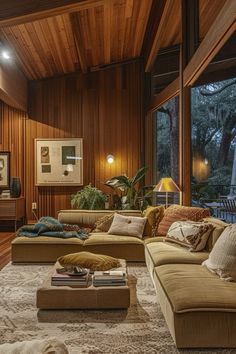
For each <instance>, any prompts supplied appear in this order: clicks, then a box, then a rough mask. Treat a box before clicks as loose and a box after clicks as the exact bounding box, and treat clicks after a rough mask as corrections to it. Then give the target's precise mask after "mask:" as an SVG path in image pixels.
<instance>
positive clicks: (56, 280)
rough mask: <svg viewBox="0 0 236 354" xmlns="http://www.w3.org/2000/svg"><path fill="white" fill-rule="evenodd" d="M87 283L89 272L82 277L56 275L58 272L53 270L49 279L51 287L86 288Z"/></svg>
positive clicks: (64, 274)
mask: <svg viewBox="0 0 236 354" xmlns="http://www.w3.org/2000/svg"><path fill="white" fill-rule="evenodd" d="M88 282H89V270H87V272H86V274H84V275H74V274H73V275H72V274H66V273H58V270H55V271H54V273H53V274H52V277H51V285H53V286H75V287H87V286H88Z"/></svg>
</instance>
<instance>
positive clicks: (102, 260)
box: [58, 252, 120, 271]
mask: <svg viewBox="0 0 236 354" xmlns="http://www.w3.org/2000/svg"><path fill="white" fill-rule="evenodd" d="M58 262H59V263H60V265H61V266H62V267H71V266H79V267H82V268H88V269H90V270H93V271H95V270H109V269H112V268H117V267H120V262H119V260H118V259H117V258H113V257H110V256H106V255H103V254H94V253H90V252H77V253H71V254H67V255H66V256H62V257H59V258H58Z"/></svg>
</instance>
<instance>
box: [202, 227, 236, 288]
mask: <svg viewBox="0 0 236 354" xmlns="http://www.w3.org/2000/svg"><path fill="white" fill-rule="evenodd" d="M203 265H204V266H206V267H207V268H208V269H209V270H210V271H211V272H214V273H215V274H217V275H219V276H220V278H221V279H223V280H227V281H236V224H233V225H229V226H228V227H226V228H225V229H224V231H223V232H222V234H221V235H220V237H219V238H218V240H217V241H216V244H215V245H214V247H213V249H212V251H211V253H210V254H209V258H208V259H207V260H206V261H204V262H203ZM235 289H236V288H235Z"/></svg>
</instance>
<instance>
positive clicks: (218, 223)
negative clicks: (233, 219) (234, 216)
mask: <svg viewBox="0 0 236 354" xmlns="http://www.w3.org/2000/svg"><path fill="white" fill-rule="evenodd" d="M203 222H206V223H210V224H212V226H214V228H213V230H212V232H211V233H210V236H209V238H208V241H207V246H206V248H207V250H208V251H211V250H212V248H213V246H214V244H215V243H216V241H217V240H218V238H219V237H220V235H221V234H222V232H223V231H224V229H225V228H226V227H227V226H229V224H227V223H226V222H224V221H222V220H219V219H217V218H214V217H209V218H204V219H203Z"/></svg>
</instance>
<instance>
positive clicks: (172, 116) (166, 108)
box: [154, 97, 179, 203]
mask: <svg viewBox="0 0 236 354" xmlns="http://www.w3.org/2000/svg"><path fill="white" fill-rule="evenodd" d="M155 125H156V129H155V133H156V139H155V176H154V177H155V181H154V182H155V183H157V182H159V181H160V179H161V178H162V177H172V179H173V180H174V181H175V182H176V183H177V184H178V182H179V98H178V97H174V98H172V99H171V100H169V101H168V102H167V103H166V104H164V105H163V106H162V107H160V108H159V109H158V111H157V112H156V115H155ZM156 197H157V203H164V202H165V200H164V197H165V194H164V195H163V194H158V195H156ZM168 200H169V202H171V203H173V202H174V203H178V200H179V193H171V194H170V195H169V199H168Z"/></svg>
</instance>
